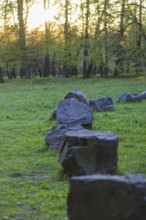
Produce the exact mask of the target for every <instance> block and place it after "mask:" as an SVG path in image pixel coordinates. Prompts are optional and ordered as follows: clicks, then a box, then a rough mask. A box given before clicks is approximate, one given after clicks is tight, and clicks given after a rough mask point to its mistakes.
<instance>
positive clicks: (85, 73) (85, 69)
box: [83, 0, 90, 79]
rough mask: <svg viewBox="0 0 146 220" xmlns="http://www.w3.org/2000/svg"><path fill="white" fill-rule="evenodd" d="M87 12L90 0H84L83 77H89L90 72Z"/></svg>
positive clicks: (88, 12) (88, 11)
mask: <svg viewBox="0 0 146 220" xmlns="http://www.w3.org/2000/svg"><path fill="white" fill-rule="evenodd" d="M89 14H90V0H86V14H85V30H84V36H83V37H84V49H83V55H84V60H83V78H84V79H86V78H89V77H90V72H89V71H88V68H89V60H88V54H89V52H88V47H89Z"/></svg>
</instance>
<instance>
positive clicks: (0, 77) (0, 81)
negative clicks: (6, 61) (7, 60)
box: [0, 67, 4, 83]
mask: <svg viewBox="0 0 146 220" xmlns="http://www.w3.org/2000/svg"><path fill="white" fill-rule="evenodd" d="M3 82H4V80H3V71H2V69H1V67H0V83H3Z"/></svg>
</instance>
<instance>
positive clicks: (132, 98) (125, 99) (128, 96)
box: [118, 93, 142, 103]
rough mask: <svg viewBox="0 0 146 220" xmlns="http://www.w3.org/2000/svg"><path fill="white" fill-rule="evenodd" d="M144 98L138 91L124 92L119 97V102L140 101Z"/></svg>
mask: <svg viewBox="0 0 146 220" xmlns="http://www.w3.org/2000/svg"><path fill="white" fill-rule="evenodd" d="M141 99H142V96H140V95H139V94H138V93H133V94H129V93H124V94H123V95H121V96H119V97H118V101H119V102H128V103H130V102H140V101H141Z"/></svg>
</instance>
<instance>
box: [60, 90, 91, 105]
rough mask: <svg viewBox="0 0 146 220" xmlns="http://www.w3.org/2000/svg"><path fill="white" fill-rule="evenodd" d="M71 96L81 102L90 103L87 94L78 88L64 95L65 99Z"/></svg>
mask: <svg viewBox="0 0 146 220" xmlns="http://www.w3.org/2000/svg"><path fill="white" fill-rule="evenodd" d="M70 98H74V99H77V100H78V101H80V102H83V103H86V104H89V103H88V99H87V98H86V96H85V95H84V94H83V93H82V92H81V91H78V90H73V91H71V92H69V93H67V95H66V96H65V97H64V99H70Z"/></svg>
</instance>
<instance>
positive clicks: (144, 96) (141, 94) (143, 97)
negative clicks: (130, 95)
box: [139, 90, 146, 99]
mask: <svg viewBox="0 0 146 220" xmlns="http://www.w3.org/2000/svg"><path fill="white" fill-rule="evenodd" d="M139 96H140V98H142V99H146V90H145V91H143V92H141V93H140V94H139Z"/></svg>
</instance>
